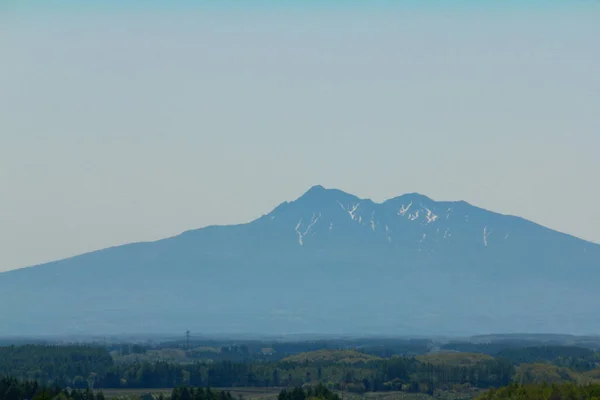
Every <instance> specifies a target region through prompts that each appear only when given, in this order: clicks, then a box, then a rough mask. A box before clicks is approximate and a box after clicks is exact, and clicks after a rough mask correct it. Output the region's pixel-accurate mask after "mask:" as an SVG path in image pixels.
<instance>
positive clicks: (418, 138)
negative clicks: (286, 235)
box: [0, 0, 600, 270]
mask: <svg viewBox="0 0 600 400" xmlns="http://www.w3.org/2000/svg"><path fill="white" fill-rule="evenodd" d="M1 3H2V5H0V270H7V269H12V268H17V267H22V266H26V265H31V264H36V263H39V262H43V261H49V260H54V259H58V258H63V257H67V256H71V255H74V254H78V253H82V252H86V251H90V250H94V249H99V248H103V247H107V246H110V245H117V244H122V243H126V242H131V241H142V240H152V239H158V238H162V237H166V236H171V235H174V234H177V233H179V232H181V231H184V230H187V229H191V228H197V227H201V226H204V225H208V224H217V223H218V224H229V223H238V222H245V221H249V220H251V219H253V218H256V217H258V216H260V215H261V214H263V213H266V212H269V211H270V210H271V208H272V207H274V206H275V205H277V204H278V203H280V202H282V201H284V200H292V199H294V198H296V197H297V196H299V195H300V194H301V193H302V192H304V191H305V190H306V189H307V188H308V187H309V186H311V185H314V184H323V185H324V186H326V187H336V188H340V189H343V190H346V191H349V192H352V193H355V194H357V195H359V196H362V197H370V198H373V199H374V200H384V199H386V198H390V197H393V196H396V195H399V194H402V193H405V192H415V191H416V192H420V193H423V194H426V195H428V196H430V197H432V198H434V199H437V200H458V199H464V200H467V201H469V202H471V203H473V204H476V205H479V206H482V207H484V208H488V209H491V210H494V211H498V212H502V213H510V214H517V215H521V216H524V217H526V218H529V219H532V220H534V221H536V222H538V223H541V224H543V225H546V226H549V227H551V228H554V229H558V230H561V231H565V232H568V233H571V234H574V235H577V236H580V237H582V238H585V239H588V240H591V241H595V242H600V157H599V156H600V72H599V71H600V23H598V22H599V21H600V3H599V2H597V1H591V0H590V1H581V2H579V1H564V2H553V1H544V2H542V1H529V2H528V1H521V2H515V1H507V2H501V1H498V2H469V1H455V2H452V1H446V2H441V1H438V2H414V1H413V2H402V3H401V2H392V1H387V2H386V1H377V2H367V1H364V2H342V1H339V2H333V1H332V2H316V1H315V2H302V1H297V2H292V1H287V2H275V1H273V2H267V1H262V2H258V1H257V2H253V1H251V0H248V1H245V2H241V1H237V2H236V1H229V2H226V3H225V2H223V3H221V2H216V1H215V2H212V4H213V5H212V6H210V7H209V6H207V5H206V4H207V3H204V5H202V4H200V3H201V2H192V1H188V2H183V1H175V2H167V1H164V2H162V4H161V2H158V1H152V2H142V1H138V2H127V1H123V2H117V1H110V2H109V1H105V2H101V1H99V0H98V1H85V2H84V1H83V0H82V1H79V2H76V1H38V2H27V1H18V2H17V1H10V0H9V1H8V2H7V1H6V0H3V1H1ZM84 3H85V4H87V5H85V6H84V5H82V4H84ZM215 3H219V4H225V5H220V6H216V5H214V4H215ZM366 3H368V4H369V5H368V6H367V5H365V4H366ZM399 3H401V4H402V6H398V4H399ZM422 3H427V6H423V5H419V4H422ZM165 4H170V5H165ZM199 4H200V5H199ZM242 4H243V5H242ZM316 4H319V5H318V6H317V5H316ZM499 4H502V5H499Z"/></svg>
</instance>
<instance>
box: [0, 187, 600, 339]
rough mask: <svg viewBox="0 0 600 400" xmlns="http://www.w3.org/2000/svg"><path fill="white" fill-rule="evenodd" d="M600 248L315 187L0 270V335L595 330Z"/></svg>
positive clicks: (516, 221) (419, 199) (458, 210)
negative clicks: (225, 219)
mask: <svg viewBox="0 0 600 400" xmlns="http://www.w3.org/2000/svg"><path fill="white" fill-rule="evenodd" d="M598 284H600V246H599V245H596V244H593V243H589V242H586V241H583V240H580V239H577V238H575V237H572V236H569V235H565V234H562V233H559V232H556V231H552V230H550V229H547V228H544V227H542V226H540V225H536V224H534V223H531V222H529V221H526V220H524V219H521V218H518V217H512V216H505V215H500V214H496V213H492V212H489V211H486V210H483V209H481V208H477V207H474V206H472V205H469V204H468V203H466V202H436V201H433V200H431V199H429V198H428V197H426V196H422V195H419V194H406V195H403V196H400V197H397V198H394V199H390V200H388V201H385V202H383V203H380V204H378V203H374V202H372V201H370V200H365V199H359V198H357V197H356V196H353V195H350V194H347V193H344V192H342V191H339V190H332V189H325V188H323V187H321V186H315V187H313V188H311V189H310V190H309V191H308V192H306V193H305V194H304V195H303V196H301V197H300V198H299V199H297V200H296V201H293V202H289V203H288V202H286V203H283V204H281V205H280V206H278V207H277V208H275V209H274V210H273V211H272V212H270V213H269V214H266V215H264V216H263V217H261V218H259V219H257V220H255V221H253V222H250V223H248V224H242V225H234V226H211V227H207V228H203V229H198V230H194V231H189V232H185V233H183V234H181V235H179V236H176V237H173V238H169V239H164V240H160V241H157V242H152V243H137V244H131V245H125V246H120V247H115V248H110V249H106V250H101V251H98V252H93V253H89V254H84V255H81V256H77V257H73V258H70V259H66V260H62V261H57V262H53V263H49V264H45V265H41V266H35V267H30V268H24V269H20V270H16V271H10V272H6V273H2V274H0V334H22V333H66V332H82V333H123V332H168V331H176V330H182V329H188V328H189V329H193V330H194V331H198V332H200V331H202V332H207V333H216V332H262V333H292V332H313V333H338V332H343V333H386V334H392V333H396V334H411V333H420V334H447V333H467V334H471V333H490V332H498V333H502V332H513V331H520V332H523V331H527V332H561V333H591V332H598V331H599V330H600V321H598V320H597V318H596V316H595V304H598V303H599V300H600V295H599V294H598V293H597V292H598V290H597V289H596V288H597V287H598Z"/></svg>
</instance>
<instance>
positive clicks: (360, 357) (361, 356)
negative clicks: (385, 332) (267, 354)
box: [282, 350, 381, 364]
mask: <svg viewBox="0 0 600 400" xmlns="http://www.w3.org/2000/svg"><path fill="white" fill-rule="evenodd" d="M377 360H381V358H379V357H375V356H372V355H369V354H365V353H361V352H359V351H356V350H317V351H311V352H308V353H301V354H295V355H293V356H289V357H286V358H284V359H283V360H282V361H283V362H290V363H303V362H309V363H319V362H323V363H342V364H355V363H360V362H363V363H367V362H369V361H377Z"/></svg>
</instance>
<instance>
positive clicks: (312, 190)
mask: <svg viewBox="0 0 600 400" xmlns="http://www.w3.org/2000/svg"><path fill="white" fill-rule="evenodd" d="M325 191H327V189H325V188H324V187H323V186H322V185H314V186H311V188H310V189H308V190H307V191H306V193H304V195H307V194H314V193H322V192H325Z"/></svg>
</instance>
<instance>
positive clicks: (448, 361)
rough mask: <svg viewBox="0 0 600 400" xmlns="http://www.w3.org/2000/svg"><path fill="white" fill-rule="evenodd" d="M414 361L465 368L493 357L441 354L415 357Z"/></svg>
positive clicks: (451, 353) (473, 354) (469, 354)
mask: <svg viewBox="0 0 600 400" xmlns="http://www.w3.org/2000/svg"><path fill="white" fill-rule="evenodd" d="M416 359H417V360H419V361H421V362H423V363H429V364H435V365H452V366H455V367H467V366H471V365H475V364H477V363H478V362H482V361H490V360H493V359H494V357H492V356H489V355H487V354H478V353H458V352H456V353H454V352H442V353H431V354H424V355H420V356H417V357H416Z"/></svg>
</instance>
